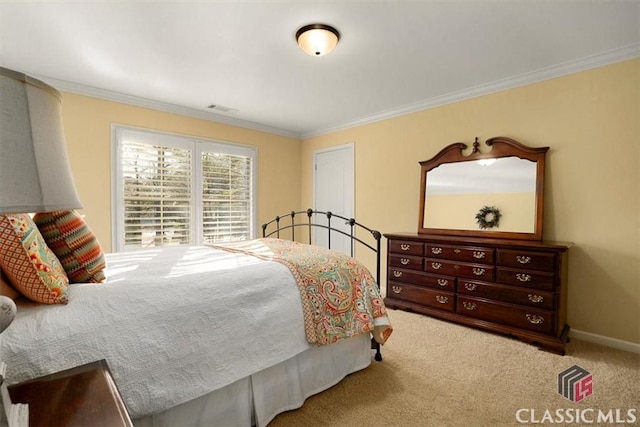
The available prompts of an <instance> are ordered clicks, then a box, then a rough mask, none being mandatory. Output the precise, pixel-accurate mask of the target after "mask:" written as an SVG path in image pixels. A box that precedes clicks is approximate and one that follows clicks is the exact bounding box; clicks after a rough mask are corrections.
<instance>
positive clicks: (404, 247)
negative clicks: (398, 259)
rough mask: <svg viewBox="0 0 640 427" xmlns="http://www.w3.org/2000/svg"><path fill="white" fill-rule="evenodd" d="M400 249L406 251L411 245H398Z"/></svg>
mask: <svg viewBox="0 0 640 427" xmlns="http://www.w3.org/2000/svg"><path fill="white" fill-rule="evenodd" d="M400 249H402V250H403V251H408V250H409V249H411V245H400Z"/></svg>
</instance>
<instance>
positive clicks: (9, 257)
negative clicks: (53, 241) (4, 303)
mask: <svg viewBox="0 0 640 427" xmlns="http://www.w3.org/2000/svg"><path fill="white" fill-rule="evenodd" d="M0 268H2V271H4V272H5V273H6V275H7V277H8V278H9V281H10V282H11V284H12V285H13V287H14V288H15V290H16V291H18V292H20V293H21V294H22V295H24V296H25V297H27V298H29V299H30V300H33V301H36V302H41V303H44V304H66V303H67V301H68V296H67V288H68V285H69V280H68V279H67V275H66V273H65V271H64V269H63V268H62V266H61V265H60V261H58V258H57V257H56V256H55V254H54V253H53V252H51V249H49V247H48V246H47V244H46V243H45V241H44V239H43V238H42V235H41V234H40V231H38V228H37V227H36V225H35V224H34V222H33V220H32V219H31V217H30V216H29V215H27V214H9V215H2V216H0Z"/></svg>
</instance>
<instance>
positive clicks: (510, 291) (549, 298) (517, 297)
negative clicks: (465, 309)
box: [458, 279, 555, 310]
mask: <svg viewBox="0 0 640 427" xmlns="http://www.w3.org/2000/svg"><path fill="white" fill-rule="evenodd" d="M458 293H459V294H465V295H470V296H475V297H481V298H489V299H495V300H499V301H504V302H510V303H513V304H522V305H528V306H531V307H537V308H543V309H547V310H553V309H554V303H555V300H554V293H553V292H547V291H541V290H536V289H524V288H515V287H513V286H507V285H500V284H496V283H485V282H478V281H475V280H465V279H460V281H459V282H458Z"/></svg>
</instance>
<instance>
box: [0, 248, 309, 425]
mask: <svg viewBox="0 0 640 427" xmlns="http://www.w3.org/2000/svg"><path fill="white" fill-rule="evenodd" d="M107 265H108V281H107V282H106V283H103V284H73V285H71V286H70V292H69V297H70V298H69V304H67V305H53V306H51V305H41V304H32V303H29V302H22V303H20V304H19V306H18V314H17V317H16V319H15V321H14V322H13V324H12V325H11V326H10V327H9V328H8V329H7V330H6V331H5V332H4V333H3V334H2V335H0V359H1V360H3V361H4V362H6V363H7V365H8V370H7V376H8V379H9V382H10V383H16V382H20V381H24V380H27V379H30V378H33V377H37V376H41V375H44V374H49V373H53V372H57V371H60V370H63V369H67V368H71V367H74V366H77V365H80V364H84V363H88V362H91V361H94V360H98V359H106V360H107V362H108V364H109V366H110V368H111V372H112V374H113V376H114V377H115V381H116V383H117V385H118V389H119V390H120V392H121V394H122V396H123V399H124V401H125V403H126V405H127V408H128V409H129V411H130V415H131V417H132V418H137V417H140V416H144V415H146V414H150V413H155V412H159V411H163V410H165V409H167V408H170V407H172V406H175V405H177V404H179V403H183V402H186V401H188V400H191V399H194V398H196V397H199V396H202V395H204V394H206V393H208V392H211V391H213V390H215V389H218V388H220V387H223V386H225V385H227V384H230V383H232V382H234V381H236V380H238V379H240V378H243V377H246V376H248V375H251V374H253V373H255V372H257V371H260V370H262V369H264V368H266V367H269V366H273V365H275V364H276V363H279V362H281V361H283V360H286V359H288V358H290V357H293V356H295V355H296V354H298V353H300V352H302V351H305V350H306V349H308V348H309V347H310V345H309V344H308V343H307V340H306V337H305V333H304V325H303V315H302V306H301V303H300V293H299V291H298V288H297V286H296V284H295V282H294V279H293V276H292V275H291V273H290V271H289V269H288V268H287V267H285V266H284V265H281V264H279V263H277V262H266V261H261V260H259V259H257V258H254V257H250V256H247V255H242V254H234V253H229V252H224V251H220V250H216V249H214V248H211V247H205V246H198V247H164V248H158V249H148V250H142V251H135V252H126V253H120V254H110V255H108V257H107Z"/></svg>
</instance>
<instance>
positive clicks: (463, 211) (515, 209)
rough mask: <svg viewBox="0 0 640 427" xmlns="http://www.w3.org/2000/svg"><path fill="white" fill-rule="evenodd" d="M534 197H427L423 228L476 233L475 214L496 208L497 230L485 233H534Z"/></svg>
mask: <svg viewBox="0 0 640 427" xmlns="http://www.w3.org/2000/svg"><path fill="white" fill-rule="evenodd" d="M535 197H536V193H535V192H529V193H478V194H451V195H442V196H440V195H437V196H436V195H428V197H427V200H428V206H425V215H424V224H425V227H429V228H444V229H449V230H478V223H477V220H476V214H477V213H478V211H479V210H480V208H482V207H483V206H487V205H488V206H497V207H498V208H499V210H500V213H501V217H500V221H499V224H498V227H497V228H487V229H486V230H487V231H503V232H506V231H509V232H513V233H533V232H534V228H535V222H536V203H535V202H536V201H535Z"/></svg>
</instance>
